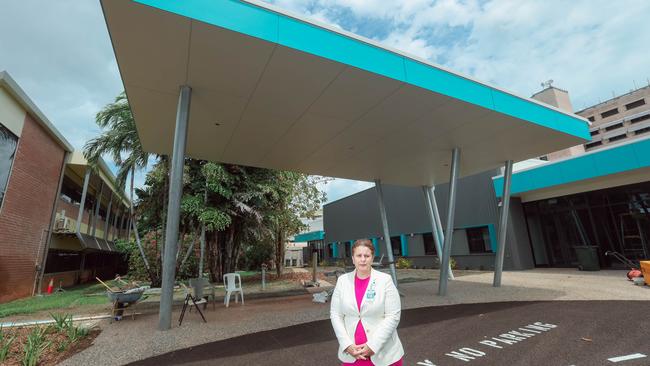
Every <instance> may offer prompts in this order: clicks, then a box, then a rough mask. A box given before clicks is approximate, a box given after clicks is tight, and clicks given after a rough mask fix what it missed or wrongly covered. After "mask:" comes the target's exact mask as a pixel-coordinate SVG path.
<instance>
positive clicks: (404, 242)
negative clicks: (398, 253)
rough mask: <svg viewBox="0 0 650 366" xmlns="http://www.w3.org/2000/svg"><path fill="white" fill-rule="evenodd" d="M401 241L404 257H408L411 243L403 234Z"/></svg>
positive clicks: (400, 237)
mask: <svg viewBox="0 0 650 366" xmlns="http://www.w3.org/2000/svg"><path fill="white" fill-rule="evenodd" d="M399 241H400V243H401V244H402V256H404V257H406V256H408V255H409V244H408V243H409V242H408V239H407V238H406V235H404V234H402V235H400V236H399Z"/></svg>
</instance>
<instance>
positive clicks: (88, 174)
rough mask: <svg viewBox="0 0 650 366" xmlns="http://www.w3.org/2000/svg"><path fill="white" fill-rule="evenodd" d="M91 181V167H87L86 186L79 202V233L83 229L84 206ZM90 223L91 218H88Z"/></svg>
mask: <svg viewBox="0 0 650 366" xmlns="http://www.w3.org/2000/svg"><path fill="white" fill-rule="evenodd" d="M89 183H90V169H86V175H85V176H84V186H83V188H82V189H81V202H80V203H79V213H78V214H77V227H76V228H75V232H76V233H77V235H79V234H80V231H81V221H82V220H83V218H84V216H83V215H84V208H85V206H86V195H87V194H88V184H89ZM88 225H90V220H88Z"/></svg>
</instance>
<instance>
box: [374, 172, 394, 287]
mask: <svg viewBox="0 0 650 366" xmlns="http://www.w3.org/2000/svg"><path fill="white" fill-rule="evenodd" d="M375 190H376V191H377V201H378V202H379V215H380V216H381V226H382V230H383V233H384V243H385V244H386V255H387V256H388V262H389V263H390V264H389V266H390V275H391V276H392V277H393V283H394V284H395V287H398V286H397V272H396V271H395V258H394V257H393V248H392V247H391V243H390V231H389V230H388V217H387V216H386V206H385V205H384V193H383V191H382V189H381V182H380V181H379V179H377V180H375Z"/></svg>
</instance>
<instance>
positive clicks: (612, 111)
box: [600, 108, 618, 118]
mask: <svg viewBox="0 0 650 366" xmlns="http://www.w3.org/2000/svg"><path fill="white" fill-rule="evenodd" d="M615 114H618V108H614V109H610V110H608V111H605V112H603V113H601V114H600V117H602V118H607V117H611V116H613V115H615Z"/></svg>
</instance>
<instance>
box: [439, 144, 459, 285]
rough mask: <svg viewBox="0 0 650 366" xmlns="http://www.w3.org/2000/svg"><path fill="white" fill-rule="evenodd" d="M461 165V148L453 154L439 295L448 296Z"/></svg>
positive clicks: (456, 149) (455, 149)
mask: <svg viewBox="0 0 650 366" xmlns="http://www.w3.org/2000/svg"><path fill="white" fill-rule="evenodd" d="M459 165H460V148H457V147H456V148H454V150H453V151H452V153H451V169H450V170H451V171H450V176H449V197H448V203H449V204H448V205H447V228H446V230H445V241H444V245H443V247H442V263H440V281H439V282H438V295H440V296H445V295H447V281H448V280H449V265H450V262H449V258H450V257H451V241H452V238H453V237H454V213H455V211H456V188H457V187H456V186H457V184H458V171H459Z"/></svg>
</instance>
